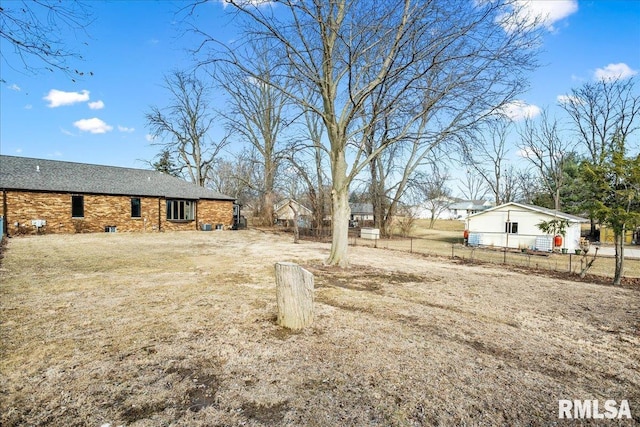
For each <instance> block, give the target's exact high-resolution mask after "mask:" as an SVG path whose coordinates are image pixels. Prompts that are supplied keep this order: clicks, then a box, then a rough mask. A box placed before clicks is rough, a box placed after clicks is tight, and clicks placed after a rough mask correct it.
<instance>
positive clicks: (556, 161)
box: [518, 110, 575, 210]
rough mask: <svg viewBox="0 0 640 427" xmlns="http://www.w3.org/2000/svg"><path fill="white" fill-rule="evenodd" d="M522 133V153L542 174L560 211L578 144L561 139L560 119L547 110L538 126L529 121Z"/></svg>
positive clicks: (546, 186) (544, 182) (544, 183)
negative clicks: (571, 158) (568, 166)
mask: <svg viewBox="0 0 640 427" xmlns="http://www.w3.org/2000/svg"><path fill="white" fill-rule="evenodd" d="M518 133H519V134H520V138H521V142H520V150H521V152H522V153H523V155H524V157H525V158H526V159H527V160H529V162H530V163H531V164H532V165H533V167H534V168H535V170H536V171H537V172H538V178H539V179H540V182H542V185H543V186H544V188H545V189H546V190H547V191H548V192H549V195H550V196H551V197H552V198H553V203H554V208H555V209H556V210H560V207H561V200H560V194H561V190H562V188H563V187H564V186H565V185H566V182H565V181H566V180H565V173H564V168H565V163H566V160H567V158H568V156H569V155H570V154H571V153H572V151H573V148H574V145H575V144H573V143H572V142H570V140H569V139H564V138H562V137H561V136H560V134H561V133H562V130H561V129H560V128H559V124H558V120H557V119H556V118H555V117H554V118H551V117H549V114H548V112H547V111H546V110H543V112H542V114H541V115H540V118H539V119H538V121H537V123H536V122H535V121H534V120H533V119H531V118H528V119H526V120H525V122H524V126H523V127H522V128H521V129H520V130H519V132H518Z"/></svg>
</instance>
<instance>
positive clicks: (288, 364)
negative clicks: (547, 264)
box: [0, 231, 640, 426]
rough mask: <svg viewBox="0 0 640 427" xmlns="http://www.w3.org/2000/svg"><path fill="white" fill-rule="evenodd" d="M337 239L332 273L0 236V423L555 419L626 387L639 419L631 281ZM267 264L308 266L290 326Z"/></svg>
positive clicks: (237, 250)
mask: <svg viewBox="0 0 640 427" xmlns="http://www.w3.org/2000/svg"><path fill="white" fill-rule="evenodd" d="M350 251H351V260H352V265H353V266H352V268H350V269H348V270H340V269H333V268H327V267H323V266H322V261H323V260H324V259H325V257H326V256H327V254H328V245H326V244H321V243H310V242H303V243H301V244H299V245H294V244H292V243H291V239H290V238H289V237H287V236H280V235H275V234H272V233H262V232H256V231H240V232H211V233H202V232H200V233H197V232H182V233H163V234H146V235H143V234H107V233H105V234H92V235H73V236H39V237H25V238H15V239H11V241H10V243H9V245H8V247H7V250H6V253H5V258H4V259H3V262H2V269H1V271H0V279H1V283H0V307H1V311H0V321H1V322H2V323H1V329H0V339H1V343H2V344H1V361H0V392H1V396H0V411H1V413H2V415H1V416H0V423H1V424H2V425H3V426H17V425H52V426H58V425H60V426H85V425H89V426H100V425H103V424H106V423H109V424H110V425H111V426H118V425H128V426H159V425H180V426H183V425H187V426H212V425H221V426H222V425H225V426H226V425H249V426H260V425H266V426H271V425H275V426H277V425H296V426H297V425H300V426H302V425H304V426H337V425H354V426H360V425H510V426H517V425H555V424H556V423H557V422H558V420H557V412H558V399H600V400H606V399H615V400H617V401H620V400H622V399H628V400H629V402H630V404H631V411H632V414H633V415H634V416H635V417H636V418H635V420H631V421H627V422H626V424H624V423H623V424H624V425H634V423H637V422H638V420H639V418H638V417H640V374H639V372H640V298H639V297H640V293H639V292H638V291H637V290H632V289H621V288H613V287H607V286H601V285H596V284H589V283H575V282H570V281H563V280H560V279H553V278H548V277H539V276H532V275H526V274H520V273H517V272H512V271H505V270H502V269H500V268H494V267H487V266H473V265H459V264H455V263H453V262H448V261H446V260H438V259H425V258H424V257H421V256H416V255H411V254H406V253H402V252H396V251H386V250H379V249H378V250H375V249H370V248H363V247H355V248H350ZM276 261H292V262H297V263H300V264H303V265H305V266H307V268H309V269H310V270H312V271H313V272H314V274H315V275H316V316H315V323H314V324H313V326H312V327H310V328H308V329H305V330H304V331H302V332H300V333H290V332H288V331H287V330H284V329H281V328H279V327H278V326H277V325H276V324H275V316H276V303H275V286H274V277H273V276H274V274H273V264H274V263H275V262H276ZM560 424H561V425H562V423H560ZM567 425H571V424H567ZM616 425H617V424H616Z"/></svg>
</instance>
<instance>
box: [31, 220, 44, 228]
mask: <svg viewBox="0 0 640 427" xmlns="http://www.w3.org/2000/svg"><path fill="white" fill-rule="evenodd" d="M31 225H33V226H34V227H36V228H42V227H44V226H45V225H47V221H46V220H44V219H32V220H31Z"/></svg>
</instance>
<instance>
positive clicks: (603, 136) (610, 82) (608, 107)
mask: <svg viewBox="0 0 640 427" xmlns="http://www.w3.org/2000/svg"><path fill="white" fill-rule="evenodd" d="M559 105H560V107H562V108H563V109H564V110H565V111H566V112H567V114H569V117H570V118H571V122H572V127H573V130H574V131H575V133H576V134H577V136H578V142H579V143H580V144H581V145H582V146H583V147H584V148H585V149H586V151H587V153H588V154H589V157H590V161H591V163H592V164H595V165H602V164H603V162H604V161H605V160H606V159H607V156H608V154H609V153H610V152H611V150H612V148H611V144H613V141H614V140H615V138H622V139H623V140H626V141H629V138H628V136H629V135H631V134H632V133H633V132H634V131H635V130H637V128H638V126H639V125H640V123H639V122H638V117H639V116H640V94H638V92H637V91H636V90H635V78H630V79H626V80H623V79H601V80H598V81H596V82H589V83H585V84H584V85H583V86H582V87H580V88H578V89H573V90H572V91H571V94H569V95H566V96H563V97H560V103H559Z"/></svg>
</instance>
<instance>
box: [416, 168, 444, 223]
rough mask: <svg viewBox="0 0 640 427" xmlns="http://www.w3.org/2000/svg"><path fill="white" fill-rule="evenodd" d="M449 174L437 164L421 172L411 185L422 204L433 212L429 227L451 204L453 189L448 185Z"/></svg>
mask: <svg viewBox="0 0 640 427" xmlns="http://www.w3.org/2000/svg"><path fill="white" fill-rule="evenodd" d="M448 181H449V176H448V175H447V174H446V173H443V172H442V171H441V170H440V168H439V167H438V166H437V165H433V166H432V168H431V170H430V171H428V172H420V173H418V174H417V175H416V177H415V178H414V179H412V182H411V187H412V188H413V189H414V191H415V192H416V193H417V194H418V195H419V196H420V200H421V202H422V205H423V206H425V207H426V209H427V210H428V211H429V213H430V214H431V216H430V221H429V228H433V226H434V224H435V222H436V219H438V218H439V216H440V214H442V213H443V212H445V211H446V210H447V209H448V208H449V206H450V205H451V190H450V189H449V188H448V187H447V182H448Z"/></svg>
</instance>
